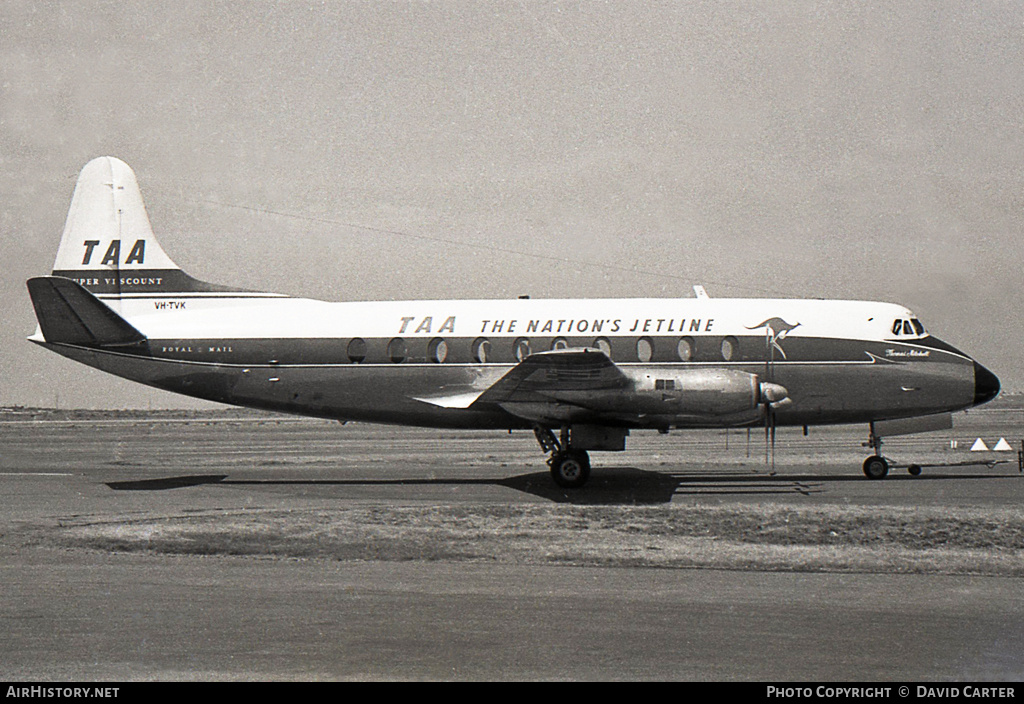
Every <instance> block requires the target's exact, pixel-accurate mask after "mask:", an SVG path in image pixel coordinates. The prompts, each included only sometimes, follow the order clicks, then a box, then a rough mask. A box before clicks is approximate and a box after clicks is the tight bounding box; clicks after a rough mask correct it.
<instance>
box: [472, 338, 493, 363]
mask: <svg viewBox="0 0 1024 704" xmlns="http://www.w3.org/2000/svg"><path fill="white" fill-rule="evenodd" d="M490 356H491V341H490V340H488V339H487V338H486V337H478V338H476V339H475V340H474V341H473V360H474V361H476V362H480V363H481V364H487V359H488V357H490Z"/></svg>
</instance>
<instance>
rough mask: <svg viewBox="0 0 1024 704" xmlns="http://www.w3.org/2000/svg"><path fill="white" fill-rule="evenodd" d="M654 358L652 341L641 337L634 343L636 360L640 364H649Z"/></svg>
mask: <svg viewBox="0 0 1024 704" xmlns="http://www.w3.org/2000/svg"><path fill="white" fill-rule="evenodd" d="M653 357H654V340H652V339H651V338H649V337H641V338H640V339H639V340H637V341H636V358H637V359H638V360H639V361H641V362H650V361H651V359H652V358H653Z"/></svg>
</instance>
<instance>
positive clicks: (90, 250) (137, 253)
mask: <svg viewBox="0 0 1024 704" xmlns="http://www.w3.org/2000/svg"><path fill="white" fill-rule="evenodd" d="M99 244H100V241H99V240H85V242H83V243H82V246H83V247H85V256H84V257H82V266H89V264H91V263H92V257H93V254H94V253H95V252H96V247H98V246H99ZM145 260H146V240H135V244H134V245H132V249H131V251H130V252H128V256H127V257H126V258H125V260H124V262H121V240H111V242H110V246H109V247H107V251H106V253H105V254H104V255H103V259H102V260H100V263H99V266H108V265H109V266H120V265H121V264H122V263H123V264H124V265H126V266H127V265H128V264H142V263H143V262H144V261H145Z"/></svg>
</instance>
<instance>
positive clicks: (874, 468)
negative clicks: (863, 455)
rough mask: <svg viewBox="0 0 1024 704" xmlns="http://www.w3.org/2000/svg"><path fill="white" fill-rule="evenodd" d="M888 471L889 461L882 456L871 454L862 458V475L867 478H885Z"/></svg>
mask: <svg viewBox="0 0 1024 704" xmlns="http://www.w3.org/2000/svg"><path fill="white" fill-rule="evenodd" d="M888 473H889V463H888V462H886V461H885V458H884V457H881V456H879V455H872V456H871V457H868V458H867V459H866V460H864V476H865V477H867V478H868V479H885V475H887V474H888Z"/></svg>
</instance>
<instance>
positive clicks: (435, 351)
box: [427, 337, 448, 364]
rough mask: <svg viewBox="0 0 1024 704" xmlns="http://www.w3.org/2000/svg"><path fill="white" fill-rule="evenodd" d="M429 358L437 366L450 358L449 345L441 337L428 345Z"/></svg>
mask: <svg viewBox="0 0 1024 704" xmlns="http://www.w3.org/2000/svg"><path fill="white" fill-rule="evenodd" d="M427 358H428V359H429V360H430V361H431V362H434V363H436V364H441V363H443V362H444V360H446V359H447V358H448V343H447V342H445V341H444V340H442V339H441V338H440V337H435V338H434V339H433V340H431V341H430V344H429V345H427Z"/></svg>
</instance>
